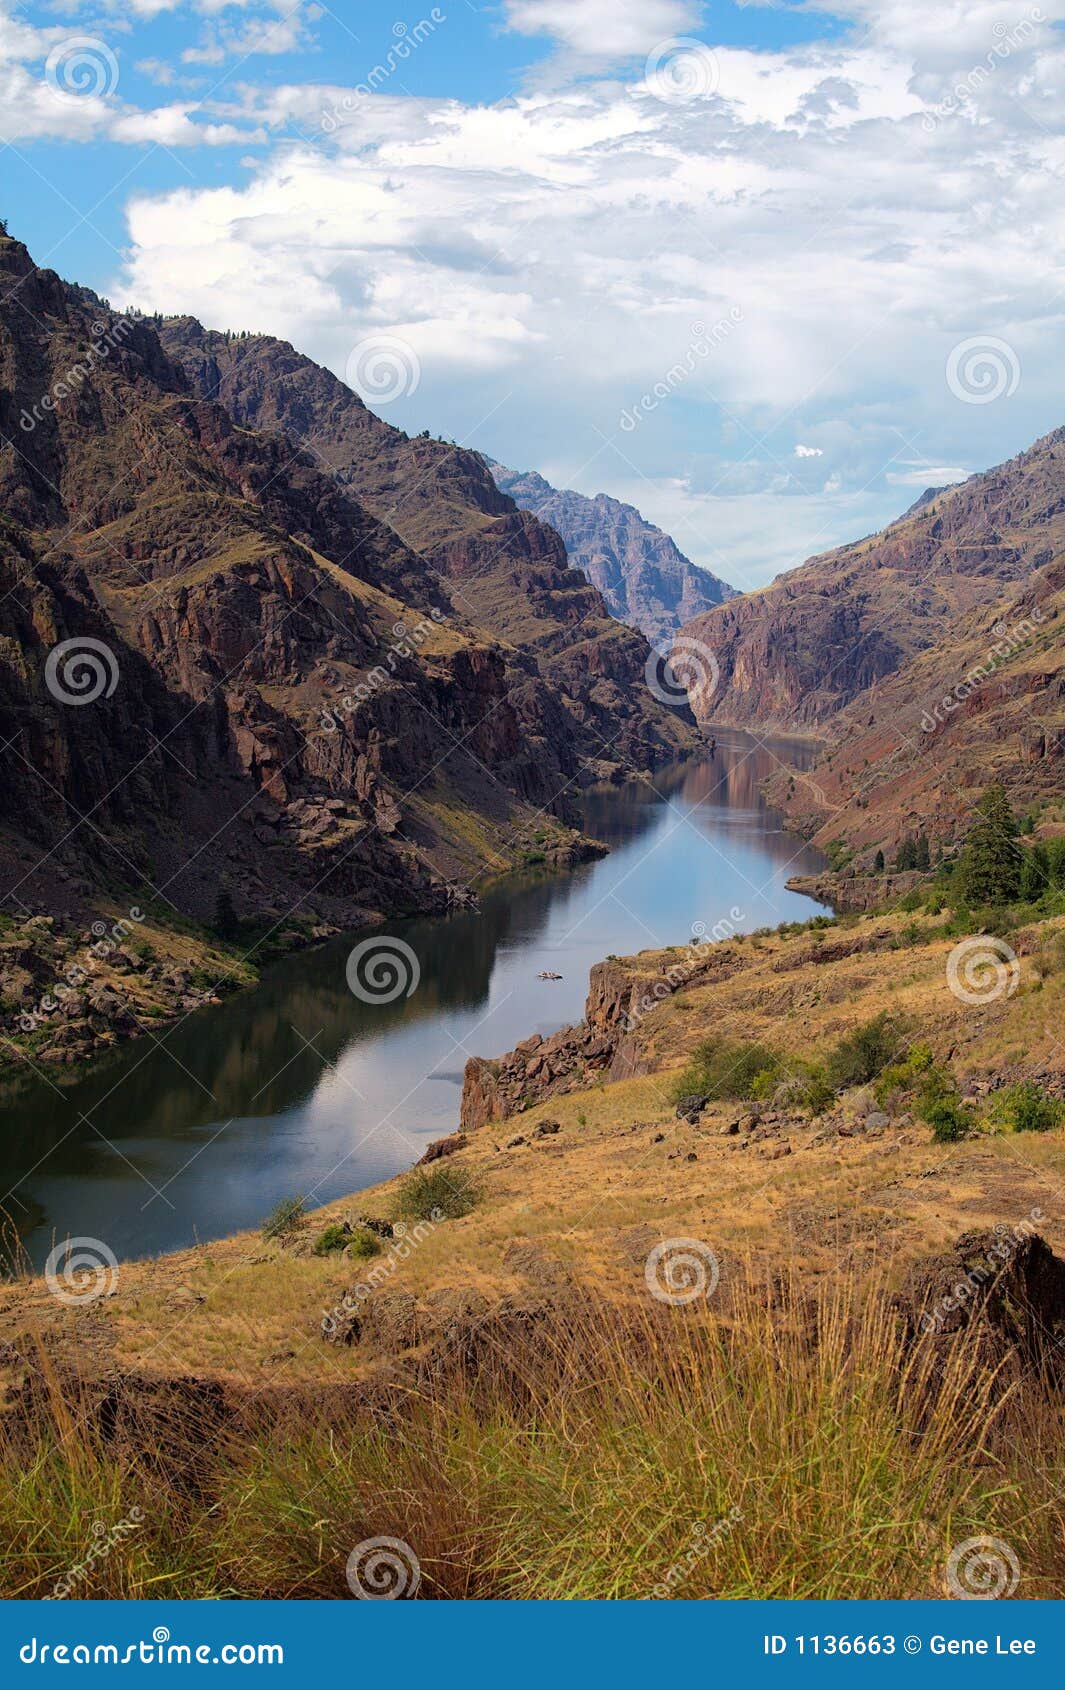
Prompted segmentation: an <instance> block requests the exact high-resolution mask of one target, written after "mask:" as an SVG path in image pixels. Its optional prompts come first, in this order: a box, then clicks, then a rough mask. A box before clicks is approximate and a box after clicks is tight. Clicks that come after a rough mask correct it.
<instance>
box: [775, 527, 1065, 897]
mask: <svg viewBox="0 0 1065 1690" xmlns="http://www.w3.org/2000/svg"><path fill="white" fill-rule="evenodd" d="M1063 616H1065V557H1063V556H1061V555H1060V554H1058V555H1057V556H1056V557H1055V561H1054V562H1053V563H1050V564H1047V565H1045V566H1044V567H1043V568H1041V569H1036V570H1034V571H1033V572H1032V574H1031V575H1030V577H1029V578H1028V580H1027V581H1025V582H1024V583H1023V584H1020V585H1018V586H1017V587H1016V588H1014V589H1013V590H1012V591H1011V592H1010V593H1009V595H1008V596H1007V597H1004V598H1003V599H1001V600H999V601H998V602H997V603H996V604H994V605H981V606H979V607H978V608H976V609H974V610H971V611H969V612H968V613H967V614H966V615H963V616H961V617H960V618H958V619H957V620H956V621H955V622H954V624H953V625H952V626H950V627H949V628H948V629H947V630H945V631H944V637H943V641H942V643H941V644H936V645H934V646H931V647H930V648H929V649H928V650H926V651H922V652H919V653H918V654H917V655H916V656H915V657H913V658H911V659H910V661H909V662H907V663H905V664H903V666H902V667H901V668H900V669H899V670H897V671H896V673H895V674H893V675H888V676H886V677H885V678H884V679H883V680H882V681H879V682H878V683H877V684H876V685H875V686H873V687H871V688H870V689H869V690H868V691H867V692H865V693H861V694H859V696H858V697H857V698H856V699H854V701H853V702H852V703H851V704H849V705H847V707H846V708H845V709H844V710H842V711H840V713H839V714H838V715H837V716H836V717H835V718H834V719H833V721H832V723H831V725H830V727H829V745H828V749H826V751H825V753H824V755H823V756H822V757H821V758H820V760H819V761H818V762H817V763H815V764H814V765H813V767H812V768H811V769H810V770H808V771H807V773H806V774H804V775H801V776H795V777H792V776H790V775H788V774H786V773H784V772H781V773H779V774H778V775H776V776H774V779H773V783H772V795H773V798H774V801H775V802H777V803H778V804H779V805H780V806H781V807H782V808H783V809H784V810H785V811H786V812H787V813H788V815H789V816H790V818H791V820H792V823H793V825H795V826H797V827H798V828H799V829H800V831H802V832H803V833H806V834H810V835H812V836H814V837H815V838H816V839H817V840H818V842H819V843H821V844H822V845H828V844H830V843H831V841H833V840H837V839H838V840H842V841H844V842H845V843H846V844H847V846H848V847H849V848H850V849H851V850H852V851H853V852H854V853H855V862H854V865H853V867H854V868H856V869H858V870H860V869H862V868H866V869H868V867H869V866H870V863H871V862H872V861H873V859H874V858H875V854H876V852H877V851H878V850H882V851H883V852H884V855H885V858H886V860H887V861H888V862H889V863H890V862H891V861H892V860H893V854H894V852H895V851H896V849H897V847H898V844H899V842H900V841H901V840H902V839H904V838H906V837H907V836H910V835H915V834H916V833H918V832H925V833H927V834H928V835H929V837H930V839H931V840H932V842H933V845H942V846H950V845H951V844H954V843H956V842H959V841H960V840H961V839H963V838H964V836H965V833H966V832H967V830H968V827H969V825H970V822H971V819H972V815H973V807H974V805H975V803H976V800H977V799H978V798H979V796H980V793H981V791H982V789H983V788H984V787H985V786H986V785H987V784H988V783H989V782H990V781H992V780H996V779H997V780H1000V781H1002V783H1003V784H1004V786H1005V787H1006V790H1007V792H1008V793H1009V795H1010V800H1011V803H1012V805H1013V807H1014V810H1015V811H1016V812H1017V814H1018V815H1024V814H1027V813H1029V812H1035V813H1037V814H1042V815H1043V816H1044V817H1045V818H1048V819H1046V820H1044V822H1042V823H1041V824H1040V826H1041V827H1049V828H1050V830H1051V831H1056V829H1057V823H1056V821H1055V818H1056V817H1057V816H1058V814H1059V812H1060V811H1061V807H1062V801H1063V800H1065V656H1063V649H1062V625H1063V624H1062V618H1063ZM849 872H850V871H849Z"/></svg>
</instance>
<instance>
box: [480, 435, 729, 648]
mask: <svg viewBox="0 0 1065 1690" xmlns="http://www.w3.org/2000/svg"><path fill="white" fill-rule="evenodd" d="M485 462H486V463H487V465H488V468H489V469H490V470H491V472H492V475H493V476H494V477H495V481H496V484H497V485H498V486H499V487H500V488H501V489H502V490H503V492H504V493H509V495H510V497H511V498H512V499H513V500H514V502H515V504H517V505H518V506H520V508H521V509H522V510H527V511H531V512H532V514H533V515H534V516H537V517H539V518H540V520H541V522H548V523H550V524H551V527H552V528H554V529H556V530H557V531H558V533H559V534H560V535H561V536H562V539H563V540H564V542H565V545H566V550H567V552H568V553H569V557H570V562H571V563H572V564H574V565H575V566H576V568H578V569H582V570H583V571H584V573H585V575H587V577H588V579H589V580H590V581H592V582H593V583H594V584H595V586H597V587H598V588H599V591H600V592H601V593H602V595H603V597H604V599H605V600H606V603H607V607H608V608H609V610H610V612H611V614H612V615H614V616H616V617H618V619H619V620H620V621H622V622H629V623H631V624H632V626H633V627H635V628H639V629H640V630H641V631H642V632H643V633H644V634H646V635H647V638H648V639H649V640H650V641H651V644H652V645H659V644H660V643H661V642H663V641H664V640H666V639H668V638H670V637H671V636H672V635H673V634H675V633H677V631H678V630H679V629H680V628H681V626H682V625H683V624H684V623H685V622H689V621H691V619H692V618H693V617H694V616H698V615H700V614H701V613H702V612H703V611H707V610H712V609H713V608H714V606H715V605H719V604H723V603H724V602H725V600H726V599H730V598H734V597H735V596H736V589H735V587H730V586H729V585H728V583H727V582H725V581H721V580H719V579H718V577H717V576H716V575H712V574H711V573H710V571H709V570H707V569H700V568H698V567H697V566H696V565H695V564H694V563H692V561H691V559H690V558H687V557H685V555H684V553H683V552H682V551H681V550H680V548H679V546H678V545H677V544H676V541H675V540H673V538H672V537H671V536H670V535H669V534H667V533H666V532H665V530H664V529H661V528H658V527H657V526H656V525H655V524H654V523H653V522H648V520H647V518H646V517H644V516H642V515H641V514H640V512H639V511H638V510H637V509H636V507H635V505H626V504H623V503H622V501H621V500H620V499H614V498H611V496H610V495H609V494H608V493H597V494H596V495H595V496H594V498H589V497H587V496H586V495H585V494H583V493H575V492H573V491H572V490H561V489H559V488H557V487H552V485H551V483H550V482H549V481H546V480H545V479H544V477H543V476H542V475H538V474H537V472H536V471H535V470H511V469H506V468H505V467H504V465H503V464H499V463H495V462H494V461H493V460H492V459H491V458H486V460H485Z"/></svg>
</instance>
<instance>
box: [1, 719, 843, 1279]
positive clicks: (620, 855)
mask: <svg viewBox="0 0 1065 1690" xmlns="http://www.w3.org/2000/svg"><path fill="white" fill-rule="evenodd" d="M781 758H783V759H785V760H787V761H790V762H792V763H793V764H795V763H800V765H801V763H802V762H805V761H808V758H809V753H808V752H805V751H804V750H803V748H802V747H800V746H796V745H789V746H787V747H786V748H781V747H776V748H775V749H774V748H769V749H761V748H759V747H757V746H755V745H753V743H752V742H750V741H747V740H746V739H745V738H744V737H743V736H742V735H730V736H728V737H727V738H725V739H724V740H723V741H721V742H719V746H718V750H717V753H716V756H715V757H714V759H713V760H712V761H710V762H706V763H701V764H698V765H695V766H691V767H688V768H683V769H678V770H674V771H672V772H670V774H669V775H668V776H666V777H660V778H659V779H658V780H657V781H656V783H655V784H656V787H657V791H652V790H651V789H650V788H648V787H646V786H644V785H633V786H631V787H626V788H624V789H621V790H612V791H609V792H596V793H593V794H591V795H589V798H588V802H587V806H586V816H587V822H586V825H587V827H588V830H589V831H590V832H592V833H594V834H595V835H596V836H597V837H599V838H601V839H603V840H605V841H606V843H608V844H609V845H610V846H611V847H612V850H611V855H610V856H609V857H606V858H604V859H602V860H601V861H600V862H596V863H591V864H587V865H584V866H583V867H581V868H580V869H578V870H576V871H575V872H574V873H573V874H571V875H568V876H557V875H546V874H543V873H530V874H526V875H523V876H515V877H511V878H510V879H508V881H507V883H506V884H505V885H502V886H499V887H497V888H496V889H495V890H493V891H491V892H489V893H488V894H487V895H486V896H485V897H484V899H483V900H482V905H481V908H480V910H479V911H478V912H476V913H474V912H464V913H459V914H456V915H454V916H451V917H449V918H447V919H443V920H433V921H420V922H407V923H402V924H399V923H397V924H392V925H391V926H390V928H389V931H390V932H395V933H396V934H398V935H400V936H402V938H403V939H404V940H405V941H406V943H407V944H409V945H411V946H412V947H413V949H414V950H415V952H416V953H417V956H418V958H419V961H420V964H421V981H420V985H419V987H418V990H417V991H416V992H415V994H414V995H413V996H412V997H411V998H409V999H401V1000H400V1001H398V1002H396V1003H393V1004H384V1005H369V1004H364V1003H361V1002H359V1001H358V1000H357V999H355V998H354V997H353V996H352V995H351V993H350V992H349V990H348V989H347V985H346V982H345V974H344V964H345V961H346V959H347V955H348V952H349V950H350V948H351V943H352V941H351V939H350V937H349V938H345V939H343V940H338V941H335V942H333V943H331V944H329V945H326V946H324V947H322V948H321V949H319V950H316V951H314V952H309V953H304V954H303V955H301V956H297V957H292V958H289V959H287V960H286V961H284V962H282V963H280V964H278V965H277V966H276V967H275V968H273V969H272V970H271V971H270V973H269V975H268V976H267V978H266V979H264V981H263V983H262V984H261V986H260V987H259V988H258V989H257V990H256V991H255V992H254V993H249V994H247V995H245V996H243V997H239V998H235V999H233V1000H232V1001H231V1002H229V1003H228V1004H226V1005H224V1006H223V1007H221V1008H216V1009H208V1010H203V1011H200V1012H198V1013H197V1014H195V1015H193V1016H191V1017H189V1019H188V1020H186V1021H185V1022H184V1023H182V1024H181V1025H179V1026H177V1027H174V1028H172V1029H171V1030H170V1031H169V1032H164V1033H162V1034H160V1036H159V1038H158V1041H157V1042H149V1041H144V1040H142V1041H138V1043H137V1044H135V1045H132V1046H129V1047H127V1048H126V1049H124V1050H122V1051H119V1052H116V1053H114V1054H112V1055H111V1056H110V1057H109V1058H108V1059H107V1060H106V1061H103V1062H101V1063H99V1064H97V1065H96V1066H95V1067H94V1068H93V1070H92V1071H91V1072H90V1073H89V1074H88V1075H87V1076H85V1077H83V1078H81V1079H80V1080H78V1081H76V1082H74V1083H67V1084H63V1083H62V1082H59V1083H58V1090H57V1089H55V1088H54V1087H52V1086H48V1085H46V1084H43V1083H39V1082H33V1083H32V1084H31V1085H29V1086H22V1087H20V1088H18V1089H17V1090H16V1089H15V1088H12V1087H9V1088H8V1089H7V1093H6V1095H5V1096H4V1099H3V1101H4V1104H5V1109H4V1115H5V1132H4V1137H3V1144H2V1147H0V1179H2V1182H3V1185H2V1189H3V1190H8V1188H11V1189H10V1191H9V1195H8V1197H7V1198H6V1200H5V1204H4V1206H5V1208H6V1209H7V1211H8V1212H9V1214H10V1215H11V1216H12V1217H13V1219H14V1220H15V1223H16V1225H17V1226H18V1227H19V1230H20V1231H21V1232H22V1233H23V1235H24V1237H25V1239H26V1241H27V1243H28V1247H29V1249H30V1253H31V1254H32V1256H33V1257H34V1259H35V1260H36V1261H38V1262H40V1261H42V1260H43V1258H44V1256H45V1255H46V1254H47V1251H48V1249H49V1247H50V1244H51V1242H52V1239H53V1237H54V1236H59V1237H62V1236H66V1235H67V1234H68V1233H73V1234H84V1235H90V1236H94V1237H98V1238H101V1239H103V1240H105V1241H106V1242H107V1243H108V1244H109V1245H110V1247H111V1248H112V1249H113V1250H114V1251H115V1252H116V1254H118V1255H119V1256H120V1257H121V1256H131V1255H139V1254H144V1253H151V1252H155V1251H159V1250H163V1249H168V1248H174V1247H176V1246H178V1245H181V1244H186V1243H190V1242H192V1241H193V1240H194V1239H195V1238H197V1237H199V1238H210V1237H215V1236H218V1235H219V1234H221V1233H225V1232H229V1231H232V1230H234V1229H236V1228H238V1227H242V1226H248V1225H252V1224H254V1223H255V1222H256V1221H258V1220H259V1219H260V1218H261V1217H262V1216H263V1215H264V1214H265V1213H266V1212H267V1211H268V1210H269V1209H270V1208H271V1207H272V1206H273V1204H274V1203H275V1202H276V1201H277V1200H278V1199H279V1198H280V1197H282V1196H286V1195H290V1194H292V1193H294V1192H307V1193H309V1194H310V1196H311V1201H312V1202H324V1201H326V1200H329V1199H331V1198H333V1197H336V1196H338V1195H341V1194H343V1193H344V1192H348V1191H353V1190H356V1189H357V1188H358V1187H360V1186H363V1185H367V1184H372V1183H374V1182H375V1181H376V1180H379V1179H382V1178H385V1177H387V1176H388V1175H389V1174H391V1173H394V1172H395V1171H396V1170H397V1169H399V1168H401V1167H404V1166H407V1165H408V1164H409V1163H410V1162H412V1161H413V1160H414V1159H416V1157H417V1156H418V1155H420V1153H421V1151H422V1149H423V1148H424V1145H425V1143H426V1141H427V1140H428V1139H430V1138H432V1137H435V1136H438V1135H439V1134H440V1133H442V1132H446V1131H448V1130H451V1129H452V1128H453V1127H454V1125H455V1123H456V1120H457V1113H458V1103H459V1090H460V1086H461V1079H462V1069H463V1065H464V1063H465V1061H466V1058H467V1057H468V1056H470V1055H473V1054H491V1053H493V1052H497V1051H501V1050H505V1049H507V1048H509V1047H510V1046H511V1045H512V1044H514V1043H515V1042H516V1041H517V1040H518V1039H520V1038H523V1037H525V1036H526V1035H527V1034H528V1033H530V1032H532V1031H534V1030H539V1031H543V1032H549V1031H552V1030H554V1029H555V1028H557V1027H558V1026H561V1025H563V1024H565V1023H566V1022H567V1021H573V1020H576V1019H578V1018H579V1016H580V1014H581V1010H582V1007H583V1002H584V995H585V991H586V986H587V976H588V970H589V968H590V967H591V965H592V963H593V962H596V961H598V960H599V959H601V958H602V957H604V956H606V955H608V954H609V953H611V952H615V953H618V954H622V953H625V952H627V951H635V950H640V949H643V948H645V947H648V946H657V945H664V944H672V943H684V942H685V941H686V940H687V939H688V938H689V936H690V934H691V929H692V924H693V923H694V922H696V921H701V922H704V923H705V924H706V926H707V928H710V927H713V925H714V924H715V922H717V921H719V920H720V919H722V918H723V917H725V916H727V915H728V913H729V911H730V910H733V909H738V910H739V911H740V912H741V920H740V921H739V923H738V925H739V926H740V927H742V928H746V929H749V928H752V927H759V926H764V925H770V924H775V923H776V922H778V921H781V920H784V919H794V918H797V917H804V916H807V915H809V914H810V913H812V906H811V904H810V902H809V901H808V900H807V899H803V898H799V897H797V896H796V895H795V894H793V893H789V892H787V891H786V890H785V889H784V881H785V880H786V879H787V877H788V876H789V875H790V874H795V873H801V872H804V871H809V870H811V869H815V868H817V867H818V866H820V861H821V859H820V858H819V857H818V856H817V855H816V853H813V852H811V851H809V850H808V849H807V848H806V847H804V846H802V845H801V844H799V843H798V842H797V841H796V840H795V839H794V838H793V837H791V836H789V835H787V834H785V833H783V832H782V831H781V829H780V826H779V820H778V818H777V817H776V816H775V815H774V814H773V812H772V811H769V810H768V809H767V808H766V807H765V805H764V803H763V802H762V801H761V799H760V797H759V793H758V788H759V785H760V783H761V782H762V781H763V780H764V779H765V778H766V776H767V775H768V774H770V773H771V772H772V771H773V770H774V769H775V768H776V767H778V766H779V759H781ZM542 969H549V970H552V971H554V972H557V973H559V974H561V975H562V979H561V980H559V981H556V982H551V983H547V982H541V981H538V980H537V979H536V975H537V973H538V972H540V971H541V970H542Z"/></svg>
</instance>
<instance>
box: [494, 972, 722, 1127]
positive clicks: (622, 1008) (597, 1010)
mask: <svg viewBox="0 0 1065 1690" xmlns="http://www.w3.org/2000/svg"><path fill="white" fill-rule="evenodd" d="M738 966H740V965H739V962H738V959H737V954H736V951H735V949H734V948H733V947H732V946H729V945H725V944H712V945H705V946H695V947H692V948H690V949H689V951H688V952H687V953H675V954H674V955H671V956H669V957H668V958H667V959H665V960H663V958H662V956H661V954H660V953H647V955H645V956H635V957H625V958H623V959H620V960H607V961H606V962H597V963H596V964H595V966H594V967H593V968H592V970H591V973H590V974H589V976H588V996H587V999H586V1000H585V1005H584V1020H583V1021H582V1022H581V1023H580V1024H579V1025H578V1026H576V1027H563V1028H561V1029H560V1030H559V1031H558V1032H557V1033H552V1034H551V1035H550V1037H548V1038H544V1037H543V1036H542V1035H541V1034H539V1033H534V1034H533V1035H532V1037H531V1038H528V1039H523V1040H522V1042H521V1044H519V1045H516V1046H515V1048H514V1049H513V1050H512V1051H508V1052H507V1053H506V1055H504V1056H501V1057H497V1058H492V1059H488V1058H485V1057H480V1056H473V1057H471V1058H470V1059H469V1061H468V1062H467V1064H466V1068H465V1073H464V1076H463V1089H462V1115H461V1123H462V1131H463V1132H476V1131H477V1130H478V1129H479V1128H480V1127H484V1126H487V1125H490V1124H491V1123H492V1122H501V1121H506V1120H507V1119H508V1118H509V1117H510V1116H512V1115H516V1114H519V1113H520V1112H521V1111H522V1110H523V1109H526V1108H528V1107H530V1105H532V1104H533V1103H542V1102H543V1101H544V1100H545V1099H546V1098H552V1097H562V1096H565V1095H568V1094H569V1093H570V1092H575V1091H582V1090H584V1089H585V1088H586V1087H587V1086H589V1085H594V1084H596V1083H597V1082H598V1081H601V1080H602V1081H615V1080H624V1079H629V1078H631V1076H632V1075H634V1074H643V1073H647V1072H648V1068H649V1064H648V1061H647V1059H646V1057H645V1054H644V1051H643V1037H642V1030H643V1029H644V1026H645V1023H646V1021H647V1018H648V1016H650V1015H652V1013H653V1011H654V1010H655V1009H656V1008H657V1007H658V1005H659V1004H661V1003H663V1002H665V1000H666V999H667V998H670V997H672V995H673V994H674V993H675V992H679V991H682V990H684V989H685V988H689V987H692V986H696V985H706V984H709V983H710V982H713V981H723V980H727V979H728V977H729V975H730V973H731V972H733V971H734V970H735V969H736V968H737V967H738Z"/></svg>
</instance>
